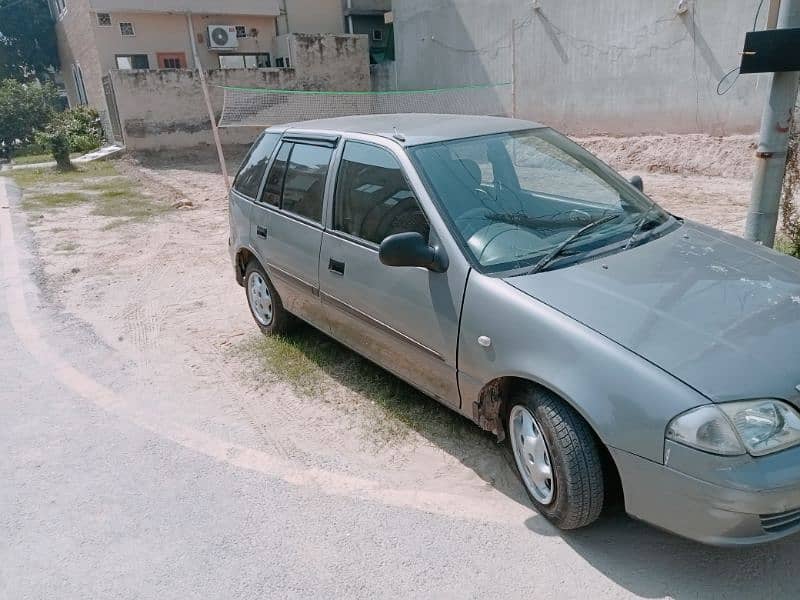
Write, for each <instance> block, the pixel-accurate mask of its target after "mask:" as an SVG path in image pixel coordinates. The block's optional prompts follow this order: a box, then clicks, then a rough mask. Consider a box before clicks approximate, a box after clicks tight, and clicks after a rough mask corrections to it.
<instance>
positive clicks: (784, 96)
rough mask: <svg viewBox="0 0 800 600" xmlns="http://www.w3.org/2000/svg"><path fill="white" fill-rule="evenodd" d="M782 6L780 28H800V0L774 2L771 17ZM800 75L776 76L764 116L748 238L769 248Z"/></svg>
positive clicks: (779, 74)
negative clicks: (778, 5)
mask: <svg viewBox="0 0 800 600" xmlns="http://www.w3.org/2000/svg"><path fill="white" fill-rule="evenodd" d="M776 4H780V9H779V11H778V13H777V14H778V20H777V28H778V29H791V28H795V27H800V0H783V1H782V2H781V1H780V0H771V4H770V15H774V14H775V10H776V8H777V6H776ZM798 82H800V72H798V71H787V72H781V73H773V74H772V87H771V88H770V92H769V99H768V100H767V104H766V105H765V106H764V112H763V114H762V116H761V133H760V136H759V141H758V150H757V151H756V171H755V176H754V177H753V191H752V194H751V196H750V209H749V211H748V213H747V224H746V226H745V237H746V238H747V239H748V240H752V241H754V242H761V243H762V244H764V245H765V246H770V247H771V246H772V245H773V244H774V243H775V228H776V227H777V225H778V208H779V206H780V199H781V190H782V188H783V176H784V173H785V171H786V151H787V149H788V147H789V133H790V131H791V128H792V113H793V112H794V107H795V104H796V103H797V87H798Z"/></svg>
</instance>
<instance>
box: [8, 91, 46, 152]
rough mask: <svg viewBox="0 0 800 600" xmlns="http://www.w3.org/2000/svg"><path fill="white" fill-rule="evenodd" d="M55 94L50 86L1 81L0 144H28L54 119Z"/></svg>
mask: <svg viewBox="0 0 800 600" xmlns="http://www.w3.org/2000/svg"><path fill="white" fill-rule="evenodd" d="M57 98H58V91H57V90H56V87H55V86H54V85H53V84H52V83H45V84H42V85H40V84H39V83H38V82H33V83H21V82H19V81H15V80H13V79H5V80H2V81H0V145H4V146H6V147H10V146H12V147H13V146H15V145H17V143H18V141H19V142H21V143H24V142H26V141H29V140H30V139H31V138H32V136H33V134H34V132H35V131H36V130H41V129H44V128H45V127H46V126H47V124H48V123H50V120H51V119H52V117H53V111H54V110H55V106H56V101H57Z"/></svg>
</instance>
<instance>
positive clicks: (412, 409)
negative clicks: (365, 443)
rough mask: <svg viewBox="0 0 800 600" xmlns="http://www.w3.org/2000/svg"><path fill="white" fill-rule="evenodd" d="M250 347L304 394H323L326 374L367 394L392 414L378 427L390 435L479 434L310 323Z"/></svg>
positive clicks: (384, 413) (260, 361) (439, 437)
mask: <svg viewBox="0 0 800 600" xmlns="http://www.w3.org/2000/svg"><path fill="white" fill-rule="evenodd" d="M248 350H250V351H251V352H252V353H253V354H254V355H255V356H256V357H257V360H258V366H259V367H261V368H263V369H265V370H267V371H268V372H270V373H272V374H273V375H276V376H279V377H280V378H281V380H283V381H286V382H287V383H289V384H290V385H291V386H292V387H293V388H294V389H295V390H296V391H298V392H299V393H302V394H303V395H305V396H309V397H315V398H319V397H322V398H324V397H325V394H326V392H328V390H327V389H326V376H327V377H330V378H332V379H334V380H335V381H337V382H338V383H340V384H341V385H343V386H344V387H346V388H348V389H349V390H351V391H353V392H355V393H358V394H360V395H362V396H363V397H365V398H367V399H368V400H370V401H371V402H372V403H373V404H374V405H375V406H376V407H377V408H378V409H379V410H380V411H381V413H382V416H384V417H388V418H385V419H381V420H380V422H379V423H377V424H376V425H377V429H378V430H380V431H381V432H383V433H384V434H388V435H389V436H400V437H402V436H404V435H407V434H408V433H409V430H410V429H413V430H416V431H417V432H419V433H421V434H422V435H423V436H424V437H426V438H428V439H436V440H438V441H441V440H443V439H445V438H450V439H453V438H456V437H458V438H462V439H463V437H464V436H465V435H467V436H469V435H472V436H476V437H479V433H478V432H477V431H476V430H475V428H474V427H473V426H472V424H471V423H469V422H468V421H467V420H466V419H464V418H463V417H461V416H460V415H458V414H456V413H455V412H453V411H451V410H450V409H448V408H446V407H445V406H442V405H441V404H439V403H438V402H436V401H435V400H433V399H432V398H429V397H427V396H425V395H424V394H422V393H421V392H419V391H417V390H416V389H414V388H412V387H411V386H410V385H408V384H406V383H405V382H403V381H401V380H400V379H398V378H397V377H395V376H394V375H392V374H390V373H388V372H387V371H384V370H383V369H381V368H380V367H378V366H377V365H375V364H373V363H372V362H370V361H368V360H366V359H365V358H362V357H361V356H359V355H358V354H356V353H355V352H353V351H351V350H349V349H347V348H346V347H344V346H342V345H341V344H339V343H338V342H336V341H334V340H333V339H331V338H330V337H328V336H326V335H324V334H323V333H320V332H319V331H317V330H316V329H314V328H313V327H311V326H307V325H301V326H299V327H298V328H297V330H296V331H294V332H292V333H291V334H290V335H287V336H274V337H261V338H259V339H258V340H256V341H254V342H251V343H250V344H249V348H248Z"/></svg>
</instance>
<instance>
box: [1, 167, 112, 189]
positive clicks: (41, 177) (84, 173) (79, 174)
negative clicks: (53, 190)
mask: <svg viewBox="0 0 800 600" xmlns="http://www.w3.org/2000/svg"><path fill="white" fill-rule="evenodd" d="M117 174H118V173H117V171H116V169H115V168H114V165H113V164H112V163H111V162H110V161H96V162H91V163H86V164H82V165H80V166H78V167H76V169H75V170H74V171H66V172H62V171H58V170H56V168H55V167H44V168H36V169H11V170H10V171H8V172H6V175H10V176H11V177H12V178H13V179H14V181H15V182H16V183H17V185H18V186H19V187H21V188H22V189H23V190H25V189H29V188H32V187H34V186H39V185H52V184H58V183H65V182H73V183H80V182H82V181H83V180H85V179H88V178H91V177H110V176H113V175H117Z"/></svg>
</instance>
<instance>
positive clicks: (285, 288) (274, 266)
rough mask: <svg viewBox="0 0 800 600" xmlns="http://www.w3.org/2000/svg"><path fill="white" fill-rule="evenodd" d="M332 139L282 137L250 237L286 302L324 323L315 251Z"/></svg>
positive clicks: (315, 321)
mask: <svg viewBox="0 0 800 600" xmlns="http://www.w3.org/2000/svg"><path fill="white" fill-rule="evenodd" d="M334 146H335V141H331V140H322V139H320V140H315V139H293V138H290V137H286V136H285V137H284V139H283V140H282V142H281V145H280V147H279V148H278V151H277V153H276V154H275V158H274V160H273V161H272V165H271V166H270V169H269V171H268V173H267V178H266V181H265V182H264V187H263V190H262V192H261V196H260V198H259V202H258V204H257V205H256V207H255V208H254V209H253V215H252V219H251V220H252V225H251V226H252V228H253V239H254V240H255V244H256V246H257V248H258V254H259V255H260V256H261V258H262V261H263V262H262V264H263V266H264V268H265V269H266V270H267V273H268V274H269V276H270V279H271V280H272V284H273V285H274V286H275V289H276V290H277V291H278V294H279V295H280V297H281V300H282V301H283V304H284V307H285V308H286V309H287V310H288V311H289V312H291V313H293V314H295V315H297V316H298V317H301V318H302V319H304V320H306V321H308V322H310V323H312V324H313V325H316V326H318V327H324V326H325V320H324V315H323V312H322V307H321V305H320V299H319V251H320V245H321V243H322V213H323V210H322V209H323V199H324V197H325V186H326V182H327V176H328V165H329V163H330V160H331V156H332V154H333V149H334Z"/></svg>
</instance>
